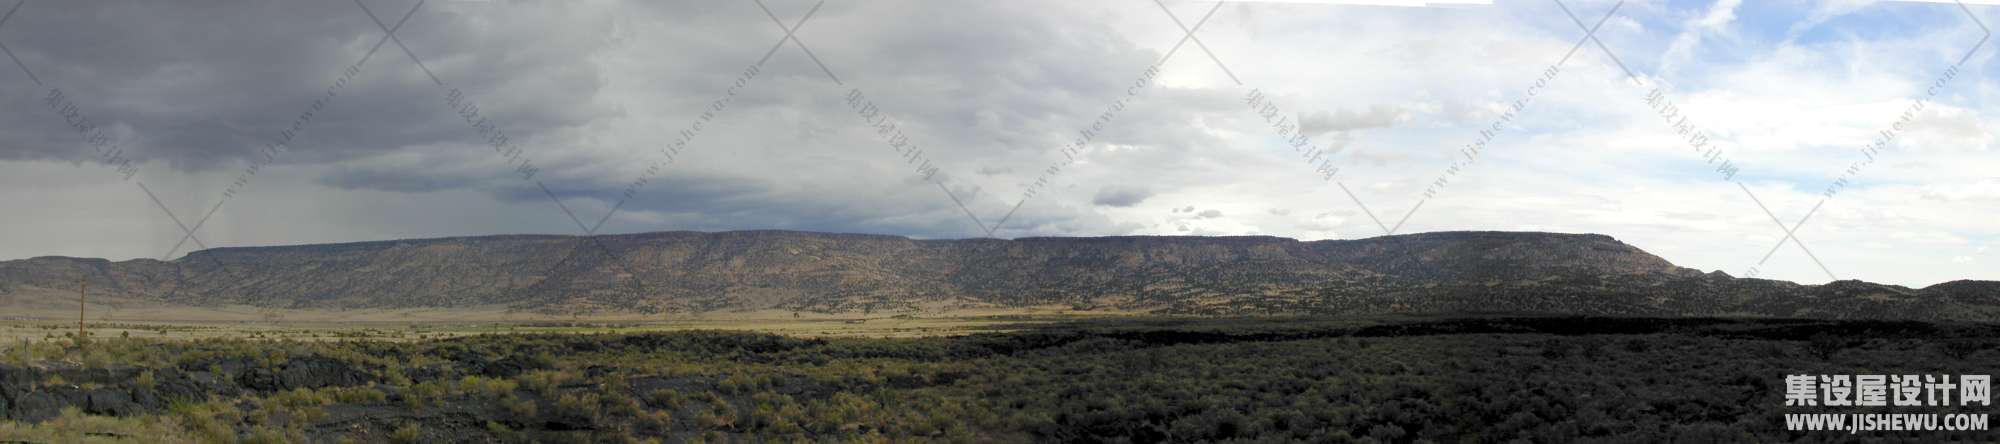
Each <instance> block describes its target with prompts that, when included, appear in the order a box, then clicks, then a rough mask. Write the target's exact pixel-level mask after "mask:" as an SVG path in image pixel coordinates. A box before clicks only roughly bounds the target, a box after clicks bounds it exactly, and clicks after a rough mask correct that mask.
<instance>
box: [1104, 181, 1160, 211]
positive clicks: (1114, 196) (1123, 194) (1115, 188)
mask: <svg viewBox="0 0 2000 444" xmlns="http://www.w3.org/2000/svg"><path fill="white" fill-rule="evenodd" d="M1150 197H1153V192H1152V191H1151V190H1148V189H1146V188H1144V187H1135V186H1125V185H1110V186H1106V187H1104V188H1100V189H1098V190H1097V196H1095V197H1092V198H1091V199H1090V203H1093V204H1097V205H1103V206H1107V207H1130V206H1133V205H1138V204H1139V202H1144V201H1145V200H1146V199H1147V198H1150Z"/></svg>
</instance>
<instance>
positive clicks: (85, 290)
mask: <svg viewBox="0 0 2000 444" xmlns="http://www.w3.org/2000/svg"><path fill="white" fill-rule="evenodd" d="M89 293H90V276H89V275H84V276H78V277H77V278H76V345H77V346H78V347H81V346H83V338H84V335H85V334H86V333H84V331H83V304H84V298H85V297H86V296H87V295H88V294H89Z"/></svg>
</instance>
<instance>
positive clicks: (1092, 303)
mask: <svg viewBox="0 0 2000 444" xmlns="http://www.w3.org/2000/svg"><path fill="white" fill-rule="evenodd" d="M79 275H87V276H89V279H90V280H91V282H92V288H94V289H97V290H94V292H96V291H101V292H107V293H111V294H114V295H117V296H122V297H128V298H135V299H142V300H156V301H161V302H169V303H178V304H190V305H216V304H249V305H258V306H269V307H297V308H407V307H452V306H470V305H488V304H504V305H510V306H514V307H518V308H523V309H532V310H543V311H556V312H561V311H633V312H662V311H675V312H679V311H708V310H736V309H765V308H778V309H791V310H809V311H855V310H869V309H873V310H901V309H910V308H916V307H919V306H922V307H930V308H948V307H983V306H1024V305H1051V304H1057V305H1070V306H1076V307H1080V308H1082V307H1088V308H1119V309H1131V310H1149V311H1163V312H1173V313H1231V314H1256V313H1280V312H1282V313H1385V312H1471V311H1480V312H1548V313H1579V314H1648V315H1713V314H1742V315H1764V316H1807V317H1834V318H1865V317H1887V318H1969V319H1993V318H1994V317H1995V316H2000V310H1995V309H1994V307H1996V306H2000V300H1996V299H2000V296H1996V288H2000V286H1996V283H1993V282H1978V281H1958V282H1952V283H1946V284H1940V285H1937V286H1934V287H1931V288H1926V289H1922V290H1911V289H1907V288H1902V287H1895V286H1884V285H1876V284H1869V283H1864V282H1853V281H1842V282H1836V283H1833V284H1828V285H1824V286H1802V285H1796V284H1791V283H1787V282H1779V281H1767V280H1757V279H1735V278H1730V277H1728V276H1726V275H1722V274H1719V273H1713V274H1703V273H1700V272H1697V271H1695V270H1691V269H1686V268H1680V267H1676V266H1674V265H1673V264H1672V263H1669V262H1668V261H1666V260H1664V259H1661V258H1659V257H1658V256H1654V255H1651V254H1648V253H1646V252H1645V251H1641V250H1639V249H1638V248H1634V247H1632V246H1630V245H1626V244H1624V243H1622V242H1618V241H1617V240H1615V239H1612V238H1610V237H1607V236H1602V235H1588V234H1585V235H1576V234H1553V233H1503V232H1447V233H1426V234H1414V235H1402V236H1388V237H1379V238H1371V239H1361V240H1336V241H1314V242H1300V241H1296V240H1292V239H1284V238H1276V237H1147V236H1139V237H1100V238H1025V239H1017V240H995V239H965V240H912V239H907V238H901V237H893V236H874V235H853V234H824V233H805V232H788V231H742V232H723V233H695V232H666V233H647V234H632V235H615V236H596V237H590V238H578V237H563V236H495V237H479V238H448V239H427V240H404V241H387V242H368V243H355V244H336V245H308V246H291V247H260V248H223V249H213V250H204V251H200V252H196V253H194V254H191V255H189V256H187V257H184V258H181V259H178V260H175V261H172V262H161V261H152V260H135V261H127V262H115V263H114V262H109V261H105V260H101V259H70V258H35V259H28V260H19V261H7V262H0V297H38V296H39V295H49V294H56V292H57V291H58V290H61V291H73V288H74V287H75V284H76V279H77V277H78V276H79Z"/></svg>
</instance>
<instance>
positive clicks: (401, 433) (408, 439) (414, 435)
mask: <svg viewBox="0 0 2000 444" xmlns="http://www.w3.org/2000/svg"><path fill="white" fill-rule="evenodd" d="M423 439H424V426H423V425H421V424H417V423H415V422H411V423H408V424H403V426H402V427H398V428H396V431H395V432H391V433H389V441H391V442H397V443H403V444H416V443H419V442H423Z"/></svg>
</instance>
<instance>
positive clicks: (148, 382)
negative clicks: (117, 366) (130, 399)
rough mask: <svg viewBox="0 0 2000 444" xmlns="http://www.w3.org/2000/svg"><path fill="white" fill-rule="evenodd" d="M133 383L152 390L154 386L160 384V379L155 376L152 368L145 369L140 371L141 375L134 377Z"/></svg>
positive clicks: (141, 388) (143, 388)
mask: <svg viewBox="0 0 2000 444" xmlns="http://www.w3.org/2000/svg"><path fill="white" fill-rule="evenodd" d="M132 385H133V386H135V387H138V388H139V389H140V390H145V391H152V390H153V388H154V387H156V386H158V385H159V380H157V379H154V378H153V371H152V370H145V371H141V372H139V376H135V377H133V378H132Z"/></svg>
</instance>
